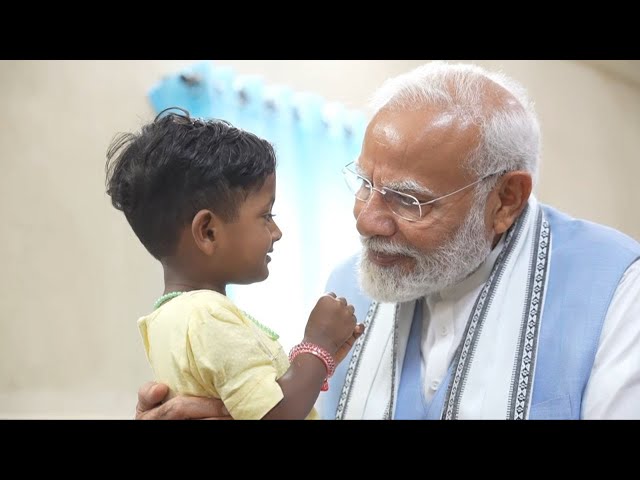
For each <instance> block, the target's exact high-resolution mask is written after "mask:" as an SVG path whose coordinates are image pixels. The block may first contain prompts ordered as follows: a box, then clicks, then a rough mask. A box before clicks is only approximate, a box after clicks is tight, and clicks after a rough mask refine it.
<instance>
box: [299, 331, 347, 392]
mask: <svg viewBox="0 0 640 480" xmlns="http://www.w3.org/2000/svg"><path fill="white" fill-rule="evenodd" d="M301 353H310V354H312V355H315V356H316V357H318V358H319V359H320V360H322V363H324V366H325V367H326V369H327V376H326V377H324V382H322V388H321V389H320V390H322V391H323V392H326V391H327V390H329V382H328V380H329V377H331V375H333V372H335V371H336V362H335V360H334V359H333V357H332V356H331V354H330V353H329V352H327V351H326V350H325V349H324V348H322V347H320V346H318V345H316V344H315V343H310V342H302V343H299V344H298V345H296V346H295V347H293V348H292V349H291V352H289V361H290V362H293V359H294V358H296V356H298V355H300V354H301Z"/></svg>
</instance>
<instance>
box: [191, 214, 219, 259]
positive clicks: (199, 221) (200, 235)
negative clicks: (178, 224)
mask: <svg viewBox="0 0 640 480" xmlns="http://www.w3.org/2000/svg"><path fill="white" fill-rule="evenodd" d="M221 223H222V221H221V219H220V218H219V217H218V216H217V215H215V214H214V213H213V212H212V211H211V210H200V211H199V212H198V213H196V215H195V216H194V217H193V220H192V221H191V234H192V235H193V239H194V241H195V242H196V245H197V246H198V248H199V249H200V251H201V252H202V253H204V254H205V255H213V253H214V252H215V251H216V248H217V247H218V236H217V233H218V231H219V227H220V225H221Z"/></svg>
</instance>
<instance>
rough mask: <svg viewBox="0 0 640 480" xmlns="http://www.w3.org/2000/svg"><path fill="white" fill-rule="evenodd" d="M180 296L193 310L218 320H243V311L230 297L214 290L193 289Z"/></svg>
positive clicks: (234, 321)
mask: <svg viewBox="0 0 640 480" xmlns="http://www.w3.org/2000/svg"><path fill="white" fill-rule="evenodd" d="M180 297H184V298H182V300H183V302H184V303H185V304H186V306H187V308H189V309H190V310H191V311H192V312H194V313H195V312H200V313H204V314H208V315H210V316H212V317H214V318H216V319H218V320H222V321H227V322H229V321H230V322H233V323H236V322H241V321H242V320H241V319H242V317H243V315H242V312H241V311H240V310H239V309H238V307H237V306H236V305H235V304H234V303H233V301H231V299H230V298H229V297H227V296H226V295H223V294H221V293H218V292H216V291H214V290H192V291H190V292H185V293H184V294H182V295H181V296H180Z"/></svg>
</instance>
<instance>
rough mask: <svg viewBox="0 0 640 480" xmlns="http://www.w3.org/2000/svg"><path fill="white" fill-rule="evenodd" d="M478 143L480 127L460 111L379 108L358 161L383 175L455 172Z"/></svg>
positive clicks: (434, 174)
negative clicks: (388, 109) (389, 109)
mask: <svg viewBox="0 0 640 480" xmlns="http://www.w3.org/2000/svg"><path fill="white" fill-rule="evenodd" d="M478 142H479V127H478V126H477V125H475V124H474V123H473V122H472V121H470V120H469V119H467V118H466V117H465V116H463V115H460V114H459V113H455V112H450V111H444V110H437V111H433V110H429V111H422V110H419V111H381V112H379V113H378V114H377V115H376V116H375V117H374V118H373V119H372V122H371V124H370V125H369V128H368V129H367V132H366V133H365V138H364V142H363V149H362V152H361V155H360V158H359V160H358V161H359V164H360V166H361V168H363V169H375V170H381V172H380V173H381V174H384V176H385V177H386V176H389V175H393V174H394V173H395V172H397V173H398V174H401V175H402V176H405V177H406V176H408V177H413V178H415V177H423V176H427V177H433V176H441V175H449V174H456V172H459V171H460V169H461V168H462V166H463V163H464V161H465V160H466V159H467V158H468V156H469V154H470V153H471V152H472V151H473V150H474V149H475V148H476V147H477V144H478ZM394 176H395V175H394Z"/></svg>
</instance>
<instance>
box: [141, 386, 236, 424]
mask: <svg viewBox="0 0 640 480" xmlns="http://www.w3.org/2000/svg"><path fill="white" fill-rule="evenodd" d="M168 394H169V387H167V386H166V385H164V384H162V383H155V382H147V383H145V384H144V385H143V386H142V387H140V390H138V404H137V405H136V420H231V419H232V418H231V416H230V415H229V412H228V411H227V409H226V408H225V407H224V404H223V403H222V401H221V400H219V399H217V398H205V397H187V396H177V397H174V398H172V399H171V400H167V401H166V402H165V403H162V401H163V400H164V399H165V398H166V396H167V395H168Z"/></svg>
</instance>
